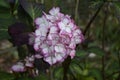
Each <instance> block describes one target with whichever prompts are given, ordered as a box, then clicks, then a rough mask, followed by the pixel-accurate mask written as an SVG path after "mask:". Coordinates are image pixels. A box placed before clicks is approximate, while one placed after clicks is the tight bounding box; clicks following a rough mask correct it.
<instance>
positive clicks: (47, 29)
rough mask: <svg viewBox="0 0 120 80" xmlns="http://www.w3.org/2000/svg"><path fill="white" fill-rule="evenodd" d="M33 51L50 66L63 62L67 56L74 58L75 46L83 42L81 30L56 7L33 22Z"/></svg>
mask: <svg viewBox="0 0 120 80" xmlns="http://www.w3.org/2000/svg"><path fill="white" fill-rule="evenodd" d="M35 24H36V30H35V33H34V35H35V36H34V38H35V39H34V44H33V45H34V49H35V51H36V52H37V53H38V54H39V55H40V56H42V58H43V59H44V61H46V62H48V63H49V64H50V65H53V64H56V63H61V62H63V61H64V60H65V59H66V58H67V57H68V56H71V58H73V57H74V56H75V47H76V44H79V43H81V42H82V41H83V40H84V37H83V34H82V32H81V30H80V29H79V28H78V26H77V25H75V23H74V21H73V20H72V19H71V18H70V16H69V15H64V14H63V13H61V12H60V9H59V8H58V7H56V8H55V7H54V8H52V9H51V10H50V11H49V14H46V13H44V12H43V16H42V17H38V18H36V20H35Z"/></svg>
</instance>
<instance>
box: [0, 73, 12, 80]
mask: <svg viewBox="0 0 120 80" xmlns="http://www.w3.org/2000/svg"><path fill="white" fill-rule="evenodd" d="M13 79H14V76H13V75H12V74H10V73H6V72H0V80H13Z"/></svg>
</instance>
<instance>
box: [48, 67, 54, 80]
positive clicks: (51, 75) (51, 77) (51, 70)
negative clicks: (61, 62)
mask: <svg viewBox="0 0 120 80" xmlns="http://www.w3.org/2000/svg"><path fill="white" fill-rule="evenodd" d="M49 73H50V74H49V76H50V78H49V80H54V79H53V66H51V67H50V72H49Z"/></svg>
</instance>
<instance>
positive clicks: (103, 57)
mask: <svg viewBox="0 0 120 80" xmlns="http://www.w3.org/2000/svg"><path fill="white" fill-rule="evenodd" d="M107 6H108V5H107ZM107 6H106V7H105V9H104V13H105V16H104V20H103V27H102V31H103V32H102V33H103V34H102V36H103V37H102V49H103V50H104V48H105V26H106V20H107ZM102 77H103V80H105V55H104V56H102Z"/></svg>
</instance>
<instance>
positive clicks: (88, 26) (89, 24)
mask: <svg viewBox="0 0 120 80" xmlns="http://www.w3.org/2000/svg"><path fill="white" fill-rule="evenodd" d="M103 5H104V3H102V4H101V6H100V7H99V8H98V10H97V11H96V13H95V14H94V15H93V17H92V18H91V19H90V21H89V22H88V24H87V26H86V28H85V30H84V32H83V34H84V35H85V34H86V32H87V31H88V30H89V28H90V26H91V24H92V22H93V21H94V20H95V18H96V17H97V15H98V13H99V12H100V10H101V9H102V7H103Z"/></svg>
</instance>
